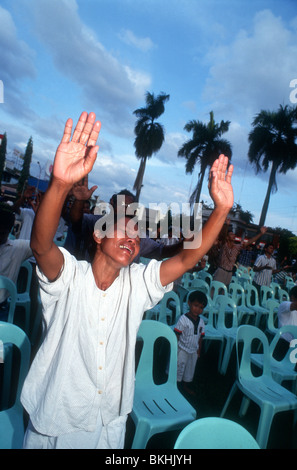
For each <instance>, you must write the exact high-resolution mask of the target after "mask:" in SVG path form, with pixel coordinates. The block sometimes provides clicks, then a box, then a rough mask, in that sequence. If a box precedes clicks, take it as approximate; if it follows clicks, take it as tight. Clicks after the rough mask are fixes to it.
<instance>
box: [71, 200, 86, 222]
mask: <svg viewBox="0 0 297 470" xmlns="http://www.w3.org/2000/svg"><path fill="white" fill-rule="evenodd" d="M84 203H85V201H80V200H78V199H75V200H74V202H73V204H72V206H71V209H70V213H69V215H70V221H71V223H72V224H73V225H77V224H79V223H81V221H82V217H83V210H84Z"/></svg>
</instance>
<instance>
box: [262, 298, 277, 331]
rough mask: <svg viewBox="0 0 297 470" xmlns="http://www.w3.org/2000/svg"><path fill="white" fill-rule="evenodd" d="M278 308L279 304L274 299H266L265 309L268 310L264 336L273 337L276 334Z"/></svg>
mask: <svg viewBox="0 0 297 470" xmlns="http://www.w3.org/2000/svg"><path fill="white" fill-rule="evenodd" d="M278 307H279V302H278V301H277V300H275V299H268V300H267V304H266V308H268V310H269V313H268V317H267V326H266V330H265V334H266V335H267V336H269V335H270V336H274V335H275V334H276V333H277V332H278V327H277V322H278V319H277V311H278Z"/></svg>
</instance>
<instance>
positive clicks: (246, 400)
mask: <svg viewBox="0 0 297 470" xmlns="http://www.w3.org/2000/svg"><path fill="white" fill-rule="evenodd" d="M249 404H250V399H249V398H248V397H246V396H243V398H242V402H241V405H240V409H239V417H240V418H242V416H244V415H245V414H246V412H247V410H248V407H249Z"/></svg>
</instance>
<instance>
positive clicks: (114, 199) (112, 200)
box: [110, 189, 135, 206]
mask: <svg viewBox="0 0 297 470" xmlns="http://www.w3.org/2000/svg"><path fill="white" fill-rule="evenodd" d="M118 196H129V197H131V198H133V200H134V201H135V195H134V194H132V193H131V191H129V190H128V189H122V190H121V191H120V192H119V193H116V194H113V195H112V196H111V198H110V203H111V204H112V205H113V206H115V205H116V203H117V197H118Z"/></svg>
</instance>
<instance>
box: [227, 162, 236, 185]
mask: <svg viewBox="0 0 297 470" xmlns="http://www.w3.org/2000/svg"><path fill="white" fill-rule="evenodd" d="M233 168H234V167H233V165H230V166H229V168H228V171H227V175H226V181H227V183H231V177H232V173H233Z"/></svg>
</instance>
